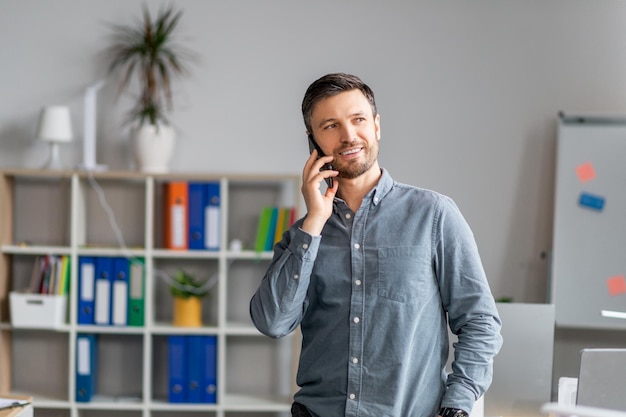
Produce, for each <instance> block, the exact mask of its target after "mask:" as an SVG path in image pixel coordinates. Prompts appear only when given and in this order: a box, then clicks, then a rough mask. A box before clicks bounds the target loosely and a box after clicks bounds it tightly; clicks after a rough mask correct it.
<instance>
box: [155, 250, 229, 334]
mask: <svg viewBox="0 0 626 417" xmlns="http://www.w3.org/2000/svg"><path fill="white" fill-rule="evenodd" d="M178 269H183V270H184V271H185V272H187V273H189V274H192V275H193V276H195V277H197V279H198V280H201V281H202V282H204V281H205V280H207V279H212V280H215V285H214V286H213V287H212V288H211V289H210V291H209V293H208V294H207V295H206V296H204V297H202V323H203V326H209V327H211V326H216V325H217V314H218V283H217V282H218V279H217V274H218V261H217V260H216V259H195V258H183V259H174V258H165V259H155V261H154V271H153V278H152V284H153V285H152V286H153V290H154V304H153V305H154V308H153V314H154V319H153V320H154V321H153V322H154V323H163V324H165V323H171V322H172V319H173V309H174V306H173V304H174V303H173V296H172V294H171V293H170V284H169V283H170V280H171V279H173V278H174V275H175V274H176V271H177V270H178Z"/></svg>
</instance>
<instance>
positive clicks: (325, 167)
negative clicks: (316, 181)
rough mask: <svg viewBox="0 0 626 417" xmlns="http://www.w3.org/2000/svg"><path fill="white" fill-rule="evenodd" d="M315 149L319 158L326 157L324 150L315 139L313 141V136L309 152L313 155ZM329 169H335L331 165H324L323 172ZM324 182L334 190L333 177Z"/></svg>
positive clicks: (311, 136)
mask: <svg viewBox="0 0 626 417" xmlns="http://www.w3.org/2000/svg"><path fill="white" fill-rule="evenodd" d="M313 149H316V150H317V155H318V158H319V157H320V156H325V155H324V152H322V148H320V147H319V145H318V144H317V142H315V139H313V135H309V152H311V153H313ZM329 169H331V170H332V169H333V166H332V165H331V164H324V165H323V166H322V171H325V170H329ZM324 180H325V181H326V185H328V186H329V187H330V188H333V177H330V178H324Z"/></svg>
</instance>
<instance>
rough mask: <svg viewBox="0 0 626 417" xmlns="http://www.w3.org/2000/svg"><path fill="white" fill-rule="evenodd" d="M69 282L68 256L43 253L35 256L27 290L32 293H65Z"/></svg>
mask: <svg viewBox="0 0 626 417" xmlns="http://www.w3.org/2000/svg"><path fill="white" fill-rule="evenodd" d="M69 283H70V257H69V256H68V255H63V256H58V255H44V256H37V257H36V258H35V265H34V266H33V272H32V275H31V280H30V286H29V291H30V292H31V293H33V294H56V295H63V294H67V293H68V290H69Z"/></svg>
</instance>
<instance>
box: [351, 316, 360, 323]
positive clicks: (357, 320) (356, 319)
mask: <svg viewBox="0 0 626 417" xmlns="http://www.w3.org/2000/svg"><path fill="white" fill-rule="evenodd" d="M352 321H353V322H355V323H358V322H360V321H361V319H360V318H358V317H355V318H353V319H352Z"/></svg>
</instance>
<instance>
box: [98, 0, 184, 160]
mask: <svg viewBox="0 0 626 417" xmlns="http://www.w3.org/2000/svg"><path fill="white" fill-rule="evenodd" d="M181 16H182V11H180V10H176V9H175V8H174V7H173V6H172V5H170V6H168V7H164V8H161V9H160V10H159V12H158V13H157V15H156V17H155V18H154V19H152V16H151V15H150V11H149V9H148V6H144V8H143V19H142V20H139V21H138V22H137V23H136V24H133V25H122V24H115V25H112V29H113V33H112V44H111V46H110V47H109V48H108V49H107V51H106V52H107V55H108V57H109V59H110V60H111V63H110V65H109V71H110V72H117V71H121V72H122V78H121V81H120V84H119V89H118V94H121V93H122V92H123V91H124V90H126V88H127V87H128V86H129V84H130V82H131V78H133V75H135V76H136V78H137V81H138V82H139V94H138V95H137V99H136V102H135V105H134V107H133V108H132V109H131V111H130V113H129V118H128V122H130V123H132V136H133V140H134V149H135V159H136V162H137V165H138V168H139V170H141V171H146V172H167V171H169V161H170V158H171V154H172V151H173V149H174V140H175V132H174V129H173V127H172V126H171V124H170V122H169V120H168V117H167V112H168V111H171V110H172V108H173V106H172V89H171V82H172V76H174V75H185V74H188V69H187V62H189V60H190V59H191V58H192V57H193V54H192V53H191V52H190V51H189V50H187V49H186V48H183V47H182V46H180V45H178V44H175V43H174V34H175V32H176V29H177V27H178V23H179V21H180V18H181Z"/></svg>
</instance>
